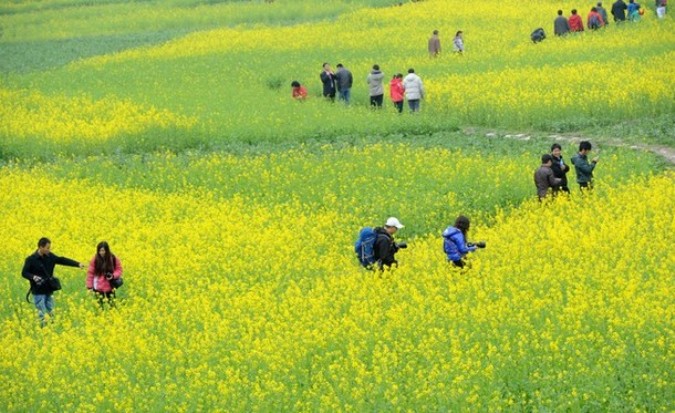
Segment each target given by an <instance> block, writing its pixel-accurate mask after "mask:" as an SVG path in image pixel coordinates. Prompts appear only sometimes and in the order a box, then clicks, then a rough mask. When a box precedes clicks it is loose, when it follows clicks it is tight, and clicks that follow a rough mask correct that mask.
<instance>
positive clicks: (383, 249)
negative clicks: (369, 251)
mask: <svg viewBox="0 0 675 413" xmlns="http://www.w3.org/2000/svg"><path fill="white" fill-rule="evenodd" d="M401 228H403V224H401V222H400V221H399V220H398V219H396V218H394V217H391V218H389V219H387V222H386V223H385V224H384V227H377V228H375V233H376V234H377V240H375V247H374V251H373V252H374V254H375V262H377V264H378V266H379V267H380V270H383V269H384V267H391V265H392V264H396V265H398V261H396V258H395V257H394V255H395V254H396V253H397V252H398V250H399V248H401V246H400V245H401V244H397V243H396V242H394V234H396V231H398V230H399V229H401ZM403 248H405V247H403Z"/></svg>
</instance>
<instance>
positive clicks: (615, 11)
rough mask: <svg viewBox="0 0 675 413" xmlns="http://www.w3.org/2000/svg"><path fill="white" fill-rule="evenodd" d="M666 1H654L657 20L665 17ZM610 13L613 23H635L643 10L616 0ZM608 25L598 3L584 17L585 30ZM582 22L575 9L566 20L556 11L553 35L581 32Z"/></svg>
mask: <svg viewBox="0 0 675 413" xmlns="http://www.w3.org/2000/svg"><path fill="white" fill-rule="evenodd" d="M667 1H668V0H656V14H657V16H658V17H659V18H663V17H665V15H666V4H667ZM610 13H611V15H612V17H613V19H614V22H615V23H622V22H625V21H626V20H628V21H631V22H635V21H639V20H640V16H642V15H643V14H644V9H642V6H641V5H640V3H637V2H636V1H635V0H628V4H626V2H625V1H624V0H616V1H615V2H614V3H613V4H612V8H611V9H610ZM607 25H609V14H608V13H607V10H606V9H605V8H604V7H603V6H602V2H601V1H599V2H598V3H597V4H596V5H595V6H593V7H591V10H590V11H589V12H588V16H587V17H586V28H588V29H589V30H598V29H600V28H602V27H606V26H607ZM583 31H584V22H583V19H582V18H581V16H580V15H579V14H578V13H577V9H572V12H571V15H570V17H569V19H568V18H566V17H565V16H563V11H562V10H558V17H556V19H555V20H554V22H553V33H555V35H556V36H564V35H566V34H567V33H570V32H583Z"/></svg>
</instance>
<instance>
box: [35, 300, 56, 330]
mask: <svg viewBox="0 0 675 413" xmlns="http://www.w3.org/2000/svg"><path fill="white" fill-rule="evenodd" d="M33 302H34V303H35V308H37V310H38V316H39V317H40V326H41V327H44V325H45V314H49V315H50V316H51V317H54V313H53V312H54V297H53V296H52V295H51V294H49V295H47V294H33Z"/></svg>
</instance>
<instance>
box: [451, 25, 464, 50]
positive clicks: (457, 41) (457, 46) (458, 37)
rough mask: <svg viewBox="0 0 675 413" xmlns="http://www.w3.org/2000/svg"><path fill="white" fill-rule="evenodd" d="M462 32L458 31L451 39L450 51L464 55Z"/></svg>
mask: <svg viewBox="0 0 675 413" xmlns="http://www.w3.org/2000/svg"><path fill="white" fill-rule="evenodd" d="M463 36H464V35H463V32H462V31H461V30H459V31H458V32H457V33H456V34H455V38H454V39H452V50H453V52H455V53H458V54H460V55H461V54H462V53H464V37H463Z"/></svg>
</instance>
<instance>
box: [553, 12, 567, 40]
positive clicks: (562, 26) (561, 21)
mask: <svg viewBox="0 0 675 413" xmlns="http://www.w3.org/2000/svg"><path fill="white" fill-rule="evenodd" d="M569 32H570V24H569V22H568V21H567V18H566V17H565V16H563V11H562V10H558V17H556V18H555V21H554V22H553V33H554V34H555V35H556V36H564V35H566V34H567V33H569Z"/></svg>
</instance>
